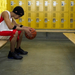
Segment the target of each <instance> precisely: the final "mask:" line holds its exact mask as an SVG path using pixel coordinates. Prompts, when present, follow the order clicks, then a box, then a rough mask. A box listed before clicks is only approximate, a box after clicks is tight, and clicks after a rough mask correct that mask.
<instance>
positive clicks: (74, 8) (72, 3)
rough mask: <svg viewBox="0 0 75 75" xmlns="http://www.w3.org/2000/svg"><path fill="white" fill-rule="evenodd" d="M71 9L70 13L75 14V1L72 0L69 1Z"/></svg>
mask: <svg viewBox="0 0 75 75" xmlns="http://www.w3.org/2000/svg"><path fill="white" fill-rule="evenodd" d="M69 8H70V10H69V11H70V12H75V0H70V1H69Z"/></svg>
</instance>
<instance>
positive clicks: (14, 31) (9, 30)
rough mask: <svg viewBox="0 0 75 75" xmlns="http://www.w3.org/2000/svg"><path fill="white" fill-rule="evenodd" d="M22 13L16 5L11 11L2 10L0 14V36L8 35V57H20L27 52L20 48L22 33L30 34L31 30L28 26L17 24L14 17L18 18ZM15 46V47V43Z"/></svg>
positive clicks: (21, 9)
mask: <svg viewBox="0 0 75 75" xmlns="http://www.w3.org/2000/svg"><path fill="white" fill-rule="evenodd" d="M23 15H24V10H23V8H22V7H20V6H16V7H15V8H14V9H13V11H12V12H9V11H3V12H2V13H1V16H0V36H10V51H9V54H8V58H10V59H22V58H23V57H22V56H20V55H19V54H22V55H27V54H28V52H27V51H24V50H22V49H21V47H20V45H21V41H22V36H23V33H24V32H26V33H27V34H28V35H29V36H31V32H30V30H29V29H28V27H25V26H23V25H19V24H17V23H16V22H15V20H14V19H19V18H20V17H22V16H23ZM16 43H17V46H16V48H15V45H16Z"/></svg>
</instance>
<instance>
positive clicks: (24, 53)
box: [15, 31, 28, 55]
mask: <svg viewBox="0 0 75 75" xmlns="http://www.w3.org/2000/svg"><path fill="white" fill-rule="evenodd" d="M23 33H24V31H21V33H20V34H19V40H18V41H17V46H16V48H15V51H16V52H17V53H19V54H23V55H26V54H28V52H27V51H24V50H22V49H21V47H20V46H21V41H22V37H23Z"/></svg>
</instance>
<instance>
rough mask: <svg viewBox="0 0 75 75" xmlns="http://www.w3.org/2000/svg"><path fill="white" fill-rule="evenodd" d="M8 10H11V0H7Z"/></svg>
mask: <svg viewBox="0 0 75 75" xmlns="http://www.w3.org/2000/svg"><path fill="white" fill-rule="evenodd" d="M7 10H9V11H10V0H7Z"/></svg>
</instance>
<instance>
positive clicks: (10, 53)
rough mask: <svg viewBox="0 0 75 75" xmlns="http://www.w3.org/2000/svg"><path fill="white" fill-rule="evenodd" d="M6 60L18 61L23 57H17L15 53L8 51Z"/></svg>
mask: <svg viewBox="0 0 75 75" xmlns="http://www.w3.org/2000/svg"><path fill="white" fill-rule="evenodd" d="M8 58H9V59H18V60H19V59H22V58H23V57H22V56H19V55H18V54H16V53H15V52H11V51H9V54H8Z"/></svg>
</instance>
